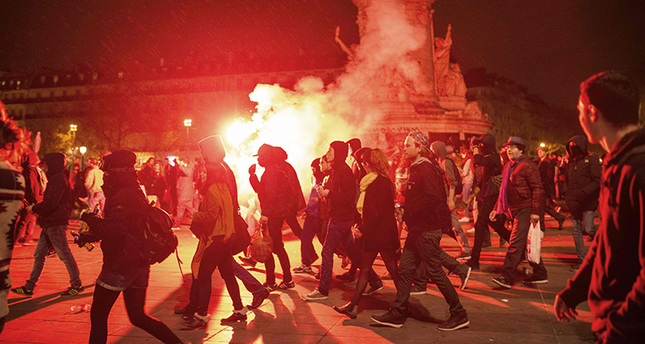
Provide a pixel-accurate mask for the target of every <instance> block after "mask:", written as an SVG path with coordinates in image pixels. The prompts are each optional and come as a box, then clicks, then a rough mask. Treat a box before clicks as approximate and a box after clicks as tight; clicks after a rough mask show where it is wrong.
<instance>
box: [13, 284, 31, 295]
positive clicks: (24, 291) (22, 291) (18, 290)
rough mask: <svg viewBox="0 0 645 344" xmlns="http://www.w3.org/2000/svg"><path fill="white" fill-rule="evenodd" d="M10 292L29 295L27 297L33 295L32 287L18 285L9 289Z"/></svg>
mask: <svg viewBox="0 0 645 344" xmlns="http://www.w3.org/2000/svg"><path fill="white" fill-rule="evenodd" d="M11 292H13V293H16V294H18V295H22V296H29V297H32V296H33V295H34V291H33V289H32V290H29V289H27V287H25V286H22V287H19V288H13V289H11Z"/></svg>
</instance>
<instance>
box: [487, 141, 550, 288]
mask: <svg viewBox="0 0 645 344" xmlns="http://www.w3.org/2000/svg"><path fill="white" fill-rule="evenodd" d="M504 146H506V154H507V155H508V158H509V159H510V161H509V162H508V163H506V165H505V166H504V171H503V172H502V176H503V179H502V185H501V187H500V191H499V197H498V198H497V206H496V208H495V209H494V210H493V211H491V213H490V220H491V221H494V219H495V218H496V217H497V214H505V213H509V214H510V219H511V221H512V223H513V225H512V226H513V227H512V228H513V229H512V230H511V237H510V239H511V240H509V244H510V245H509V247H508V251H507V252H506V257H505V258H504V267H503V270H502V275H501V276H498V277H495V278H493V282H495V283H496V284H497V285H499V286H501V287H503V288H511V287H512V285H513V279H514V278H515V274H516V272H517V266H518V265H519V264H520V262H521V261H522V257H523V255H524V251H526V240H527V238H528V234H529V227H530V226H531V223H537V222H539V221H540V219H541V218H543V217H544V188H543V186H542V177H541V176H540V170H539V169H538V167H537V166H536V165H535V164H534V163H533V162H532V161H531V159H529V158H527V157H525V156H524V149H525V148H526V145H525V144H524V140H522V138H521V137H517V136H511V137H509V138H508V142H506V144H505V145H504ZM529 263H530V264H531V266H532V267H533V274H532V275H531V276H529V277H527V278H526V279H525V280H524V283H526V284H541V283H547V282H548V279H547V272H546V268H545V267H544V263H543V262H542V260H541V259H540V263H539V264H535V263H531V262H529Z"/></svg>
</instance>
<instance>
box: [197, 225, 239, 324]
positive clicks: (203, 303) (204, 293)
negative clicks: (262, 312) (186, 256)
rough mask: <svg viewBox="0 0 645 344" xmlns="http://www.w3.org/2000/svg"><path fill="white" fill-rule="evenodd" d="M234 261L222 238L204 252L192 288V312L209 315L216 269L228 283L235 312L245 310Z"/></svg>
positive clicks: (227, 288)
mask: <svg viewBox="0 0 645 344" xmlns="http://www.w3.org/2000/svg"><path fill="white" fill-rule="evenodd" d="M232 261H233V260H232V259H231V252H230V248H229V247H228V246H227V244H225V243H223V242H222V238H221V237H216V238H215V241H214V242H213V243H211V244H210V246H208V247H207V248H206V250H204V254H203V256H202V259H201V262H200V264H199V272H198V273H197V278H195V277H194V276H193V284H192V285H191V287H190V307H189V310H190V311H196V312H197V313H198V314H200V315H206V314H207V313H208V304H209V303H210V299H211V291H212V284H213V283H212V281H213V272H214V271H215V268H219V273H220V275H221V276H222V279H223V280H224V283H226V290H227V291H228V294H229V296H230V297H231V300H232V301H233V308H234V309H235V310H240V309H242V308H244V306H243V305H242V299H241V297H240V287H239V285H238V284H237V280H236V279H235V274H234V273H233V265H232Z"/></svg>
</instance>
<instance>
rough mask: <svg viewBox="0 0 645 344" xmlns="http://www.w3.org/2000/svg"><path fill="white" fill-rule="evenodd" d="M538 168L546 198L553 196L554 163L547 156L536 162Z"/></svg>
mask: <svg viewBox="0 0 645 344" xmlns="http://www.w3.org/2000/svg"><path fill="white" fill-rule="evenodd" d="M538 169H539V170H540V176H541V177H542V186H543V187H544V194H545V195H546V197H547V198H552V197H553V196H555V164H554V163H553V161H552V160H551V159H549V158H544V159H542V160H540V162H538Z"/></svg>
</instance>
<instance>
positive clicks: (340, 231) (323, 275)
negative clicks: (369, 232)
mask: <svg viewBox="0 0 645 344" xmlns="http://www.w3.org/2000/svg"><path fill="white" fill-rule="evenodd" d="M353 224H354V221H338V220H335V219H331V220H329V224H328V225H327V235H326V236H325V244H324V245H323V249H322V266H321V268H320V282H318V291H319V292H321V293H322V294H324V295H327V294H328V293H329V283H330V282H331V275H332V270H333V269H334V251H335V250H336V248H337V247H338V245H339V244H340V243H341V242H342V243H343V246H344V247H345V250H346V252H347V255H348V257H349V258H350V259H351V260H352V261H354V262H358V261H360V252H359V251H358V250H357V249H356V245H355V243H354V236H353V235H352V225H353ZM368 280H369V283H370V285H371V286H377V287H380V286H382V285H383V282H382V281H381V279H380V278H379V277H378V275H377V274H376V273H375V272H374V270H373V269H372V268H370V271H369V276H368Z"/></svg>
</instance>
